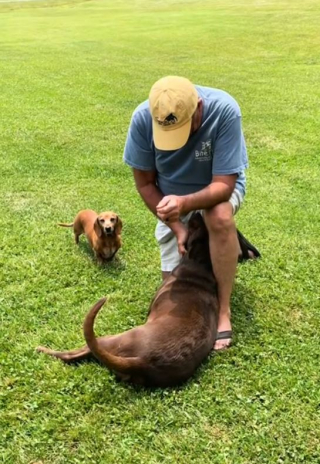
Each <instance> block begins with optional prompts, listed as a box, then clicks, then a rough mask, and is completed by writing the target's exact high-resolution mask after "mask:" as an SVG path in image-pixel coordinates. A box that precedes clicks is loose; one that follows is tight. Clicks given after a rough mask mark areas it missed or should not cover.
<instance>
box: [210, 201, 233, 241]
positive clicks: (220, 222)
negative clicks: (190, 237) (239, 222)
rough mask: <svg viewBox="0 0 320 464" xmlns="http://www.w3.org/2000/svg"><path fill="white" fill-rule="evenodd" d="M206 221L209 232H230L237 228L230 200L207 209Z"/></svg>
mask: <svg viewBox="0 0 320 464" xmlns="http://www.w3.org/2000/svg"><path fill="white" fill-rule="evenodd" d="M204 221H205V224H206V226H207V229H208V231H209V233H211V232H212V233H214V234H228V233H229V232H230V231H234V230H235V222H234V218H233V212H232V205H231V204H230V203H229V202H226V203H220V204H219V205H216V206H214V207H213V208H210V209H207V210H205V211H204Z"/></svg>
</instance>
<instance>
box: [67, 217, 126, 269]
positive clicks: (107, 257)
mask: <svg viewBox="0 0 320 464" xmlns="http://www.w3.org/2000/svg"><path fill="white" fill-rule="evenodd" d="M58 225H59V226H61V227H73V232H74V238H75V241H76V243H77V244H78V243H79V237H80V235H82V234H85V236H86V237H87V239H88V242H89V244H90V246H91V248H92V250H93V252H94V254H95V256H96V258H97V261H98V262H99V263H100V264H103V263H104V262H105V261H111V260H112V259H113V257H114V255H115V254H116V253H117V251H118V250H119V248H120V247H121V230H122V221H121V219H120V218H119V216H118V215H117V214H116V213H114V212H113V211H105V212H104V213H100V214H97V213H96V212H95V211H93V210H91V209H85V210H82V211H80V212H79V213H78V214H77V216H76V217H75V219H74V221H73V222H72V223H71V224H64V223H61V222H60V223H59V224H58Z"/></svg>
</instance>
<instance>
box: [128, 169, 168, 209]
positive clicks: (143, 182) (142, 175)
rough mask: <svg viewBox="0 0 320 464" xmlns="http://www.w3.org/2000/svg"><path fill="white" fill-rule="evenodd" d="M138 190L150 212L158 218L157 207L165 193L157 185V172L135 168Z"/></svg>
mask: <svg viewBox="0 0 320 464" xmlns="http://www.w3.org/2000/svg"><path fill="white" fill-rule="evenodd" d="M132 170H133V177H134V181H135V183H136V188H137V190H138V192H139V194H140V196H141V198H142V199H143V201H144V202H145V204H146V205H147V207H148V208H149V209H150V211H151V212H152V213H153V214H154V215H155V216H157V205H158V203H159V202H160V201H161V200H162V198H163V193H162V192H161V191H160V190H159V189H158V187H157V183H156V171H141V170H139V169H135V168H133V169H132Z"/></svg>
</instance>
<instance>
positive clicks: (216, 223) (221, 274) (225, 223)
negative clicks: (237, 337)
mask: <svg viewBox="0 0 320 464" xmlns="http://www.w3.org/2000/svg"><path fill="white" fill-rule="evenodd" d="M204 219H205V223H206V226H207V229H208V231H209V245H210V256H211V261H212V266H213V271H214V275H215V277H216V280H217V284H218V299H219V306H220V312H219V321H218V332H224V331H227V330H231V310H230V298H231V292H232V287H233V281H234V277H235V274H236V268H237V262H238V255H239V242H238V238H237V233H236V226H235V222H234V219H233V215H232V206H231V204H230V203H229V202H226V203H220V204H219V205H217V206H215V207H214V208H212V209H210V210H207V211H205V214H204ZM230 344H231V338H227V339H223V340H217V341H216V343H215V345H214V349H215V350H221V349H223V348H226V347H227V346H229V345H230Z"/></svg>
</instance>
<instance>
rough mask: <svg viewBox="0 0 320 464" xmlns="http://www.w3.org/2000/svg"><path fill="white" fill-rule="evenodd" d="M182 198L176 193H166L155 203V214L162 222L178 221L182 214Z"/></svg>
mask: <svg viewBox="0 0 320 464" xmlns="http://www.w3.org/2000/svg"><path fill="white" fill-rule="evenodd" d="M183 206H184V199H183V197H179V196H177V195H167V196H165V197H163V198H162V200H161V201H160V202H159V203H158V205H157V216H158V217H159V218H160V219H161V221H163V222H170V223H172V222H176V221H179V218H180V216H181V215H182V214H183Z"/></svg>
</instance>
